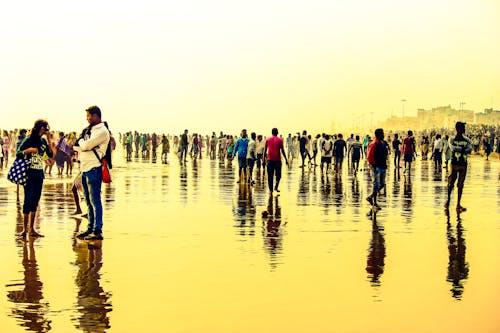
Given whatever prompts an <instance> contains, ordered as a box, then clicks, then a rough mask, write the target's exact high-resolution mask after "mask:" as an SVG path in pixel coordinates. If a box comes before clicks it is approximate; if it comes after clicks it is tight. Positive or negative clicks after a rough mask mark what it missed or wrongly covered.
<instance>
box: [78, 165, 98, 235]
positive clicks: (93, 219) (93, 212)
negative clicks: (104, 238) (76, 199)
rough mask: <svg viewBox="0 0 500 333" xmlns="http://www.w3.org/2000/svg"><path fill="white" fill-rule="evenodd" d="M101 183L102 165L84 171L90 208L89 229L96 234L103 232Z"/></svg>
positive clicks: (83, 175)
mask: <svg viewBox="0 0 500 333" xmlns="http://www.w3.org/2000/svg"><path fill="white" fill-rule="evenodd" d="M101 185H102V171H101V167H96V168H93V169H91V170H90V171H86V172H83V173H82V187H83V193H84V195H85V201H86V202H87V207H88V208H89V213H88V214H89V225H88V227H87V230H88V231H89V232H93V233H95V234H100V233H102V203H101Z"/></svg>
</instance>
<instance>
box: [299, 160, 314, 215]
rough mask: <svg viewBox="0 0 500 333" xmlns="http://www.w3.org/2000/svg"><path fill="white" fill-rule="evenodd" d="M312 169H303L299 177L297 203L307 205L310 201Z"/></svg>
mask: <svg viewBox="0 0 500 333" xmlns="http://www.w3.org/2000/svg"><path fill="white" fill-rule="evenodd" d="M310 172H311V171H310V170H309V171H306V168H302V169H301V173H300V177H299V191H298V193H297V205H299V206H307V205H308V201H309V186H310V184H309V174H310Z"/></svg>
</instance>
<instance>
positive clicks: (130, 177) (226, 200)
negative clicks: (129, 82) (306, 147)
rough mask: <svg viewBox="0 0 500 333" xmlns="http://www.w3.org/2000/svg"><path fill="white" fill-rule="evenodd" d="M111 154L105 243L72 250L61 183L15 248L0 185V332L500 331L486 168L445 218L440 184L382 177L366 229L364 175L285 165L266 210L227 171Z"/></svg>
mask: <svg viewBox="0 0 500 333" xmlns="http://www.w3.org/2000/svg"><path fill="white" fill-rule="evenodd" d="M118 155H119V154H117V157H116V156H115V164H116V167H115V168H114V169H113V182H112V184H111V185H110V186H105V187H104V188H103V202H104V209H105V213H104V236H105V240H104V241H103V242H102V244H90V245H89V244H87V243H84V242H76V241H75V240H74V234H75V232H76V231H77V230H85V227H86V220H85V219H84V218H83V219H82V218H81V217H80V216H72V215H71V213H72V212H73V211H74V209H75V207H74V203H73V199H72V194H71V186H72V178H71V177H66V176H64V177H63V178H62V179H61V178H58V177H57V176H48V177H47V178H46V180H45V183H44V188H43V194H42V200H41V205H40V214H39V215H40V216H39V219H38V223H37V225H39V228H40V230H41V232H42V233H44V234H45V236H46V237H45V238H42V239H36V240H30V241H27V242H22V241H20V240H16V237H15V235H16V232H18V231H19V228H20V223H21V221H22V216H21V211H20V209H21V204H20V202H21V203H22V197H23V193H22V190H21V192H20V195H19V197H20V199H21V201H20V202H19V201H18V194H17V192H16V186H14V185H12V184H10V183H8V182H7V180H6V178H5V177H6V170H5V169H4V170H3V171H1V173H0V175H1V181H0V220H1V223H0V256H1V261H0V271H1V275H0V312H1V316H0V332H23V331H34V332H48V331H52V332H78V331H83V332H454V333H458V332H500V319H499V318H500V317H499V315H498V309H499V308H500V283H498V281H500V265H498V263H500V242H499V239H500V218H499V216H500V214H499V212H500V208H499V207H500V205H499V201H500V184H499V162H498V160H496V159H494V160H492V161H489V162H486V161H484V160H482V159H481V158H479V157H472V158H471V159H470V162H469V170H468V174H467V180H466V184H465V189H464V195H463V205H464V206H466V207H467V208H468V210H467V212H465V213H462V214H461V215H460V216H457V213H456V212H455V210H454V209H450V214H449V217H447V216H446V214H445V212H444V210H443V208H442V207H443V203H444V200H445V197H446V171H445V170H439V171H438V172H437V173H436V172H435V170H434V167H433V165H432V161H418V162H417V163H416V165H415V166H414V170H413V171H412V174H411V175H410V176H405V175H404V174H403V172H402V171H401V173H400V174H399V175H398V174H395V173H394V169H393V168H392V167H391V168H390V169H389V170H388V178H387V190H386V191H387V194H386V195H385V196H382V197H381V198H380V204H381V206H382V210H381V211H379V212H378V213H377V215H376V217H375V219H373V217H372V215H371V214H369V211H370V208H369V205H368V202H367V201H366V200H365V199H366V197H367V195H368V193H369V192H370V189H371V183H370V176H369V174H368V173H367V172H366V171H361V172H359V174H358V175H357V177H355V176H354V175H353V174H352V173H351V172H349V171H348V170H347V167H346V166H344V170H343V172H342V174H341V175H340V176H338V175H335V174H333V173H332V174H329V175H327V176H323V177H322V176H321V172H320V169H319V167H318V168H316V169H314V168H313V169H308V168H306V169H305V170H302V169H300V168H299V167H298V162H295V164H293V165H292V167H291V168H286V167H284V169H283V178H282V183H281V186H280V188H281V195H280V196H278V197H270V196H269V194H268V192H267V189H266V187H267V185H266V183H265V181H264V180H263V178H262V177H256V179H257V183H256V184H255V186H253V187H251V188H249V187H247V186H239V185H238V184H236V180H237V179H236V171H237V162H236V161H235V162H234V164H233V166H227V165H223V164H220V163H219V162H218V161H213V160H209V159H207V158H203V159H202V160H198V161H197V162H196V163H195V162H193V161H190V160H188V162H187V165H182V166H181V165H180V164H179V161H178V159H176V158H174V156H170V161H169V162H170V163H169V164H167V165H163V164H161V163H159V162H160V161H158V163H155V164H153V163H151V162H150V161H143V160H140V159H136V160H134V161H132V162H129V163H126V162H125V161H123V160H122V158H121V157H120V156H118ZM54 172H55V173H56V170H54ZM455 203H456V190H455V191H454V192H453V199H452V207H454V204H455ZM83 208H84V209H85V205H83ZM263 211H268V212H270V213H272V217H270V218H263V217H262V212H263Z"/></svg>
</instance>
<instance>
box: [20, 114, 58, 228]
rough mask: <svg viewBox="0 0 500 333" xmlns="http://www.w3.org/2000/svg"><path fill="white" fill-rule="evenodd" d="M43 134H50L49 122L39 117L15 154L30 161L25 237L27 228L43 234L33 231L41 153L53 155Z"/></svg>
mask: <svg viewBox="0 0 500 333" xmlns="http://www.w3.org/2000/svg"><path fill="white" fill-rule="evenodd" d="M44 135H48V136H49V135H50V132H49V123H48V122H47V121H46V120H42V119H39V120H37V121H35V125H34V126H33V129H31V132H30V135H29V136H28V137H26V139H25V140H24V141H23V142H22V143H21V145H20V146H19V149H18V151H17V155H16V157H17V158H18V159H23V158H24V159H28V160H29V161H30V162H31V163H30V167H29V169H28V179H27V181H26V185H25V186H24V204H23V215H24V224H23V231H22V232H21V237H26V235H27V234H28V230H29V235H30V236H32V237H43V235H41V234H39V233H38V232H36V231H35V228H34V224H35V214H36V209H37V207H38V202H39V201H40V197H41V195H42V186H43V178H44V175H43V155H44V154H47V156H49V157H53V154H52V150H51V149H50V147H49V144H48V143H47V140H46V139H45V138H43V137H42V136H44ZM28 222H29V229H28Z"/></svg>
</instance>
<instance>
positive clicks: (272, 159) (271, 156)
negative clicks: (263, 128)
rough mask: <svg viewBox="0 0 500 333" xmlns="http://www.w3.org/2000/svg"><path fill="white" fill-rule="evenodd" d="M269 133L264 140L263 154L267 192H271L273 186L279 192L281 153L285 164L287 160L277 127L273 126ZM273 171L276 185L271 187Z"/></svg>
mask: <svg viewBox="0 0 500 333" xmlns="http://www.w3.org/2000/svg"><path fill="white" fill-rule="evenodd" d="M271 133H272V136H271V137H270V138H268V139H267V140H266V145H265V148H264V156H267V184H268V186H269V192H270V193H271V194H272V193H273V188H274V191H276V192H279V189H278V186H279V184H280V179H281V155H283V158H284V159H285V162H286V165H288V160H287V158H286V154H285V149H284V147H283V139H281V138H279V137H278V129H277V128H273V129H272V131H271ZM280 153H281V155H280ZM275 173H276V185H274V187H273V184H274V174H275Z"/></svg>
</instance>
